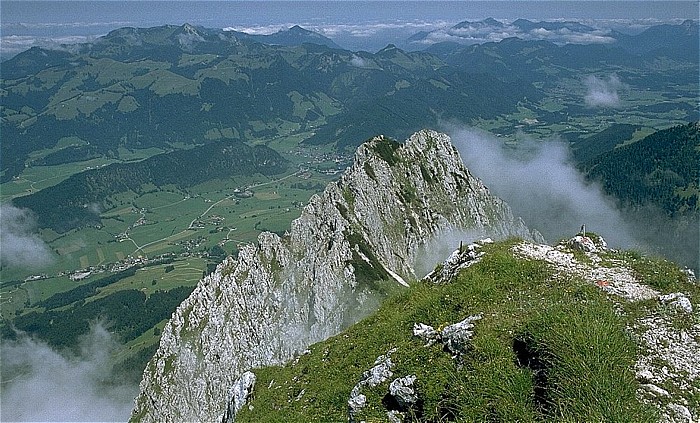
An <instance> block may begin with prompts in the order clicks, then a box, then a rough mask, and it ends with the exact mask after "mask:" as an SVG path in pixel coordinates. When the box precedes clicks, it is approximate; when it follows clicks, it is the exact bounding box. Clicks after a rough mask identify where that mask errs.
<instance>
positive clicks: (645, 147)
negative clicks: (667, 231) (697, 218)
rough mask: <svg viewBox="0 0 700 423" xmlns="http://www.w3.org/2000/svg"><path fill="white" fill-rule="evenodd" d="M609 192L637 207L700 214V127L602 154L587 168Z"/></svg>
mask: <svg viewBox="0 0 700 423" xmlns="http://www.w3.org/2000/svg"><path fill="white" fill-rule="evenodd" d="M585 167H586V168H587V170H588V175H589V177H590V178H592V179H595V180H599V181H600V182H601V183H602V185H603V188H604V189H605V191H606V192H608V193H609V194H611V195H614V196H615V197H617V198H619V199H620V200H621V201H623V202H624V203H625V204H628V205H630V206H632V207H641V206H645V205H649V204H656V205H658V206H659V207H661V208H662V209H663V210H664V211H665V212H667V213H668V214H669V215H671V216H675V215H693V214H696V213H697V212H698V210H699V209H698V192H699V191H698V177H699V176H700V127H699V126H698V123H697V122H695V123H690V124H688V125H681V126H675V127H673V128H670V129H667V130H663V131H658V132H656V133H653V134H651V135H649V136H647V137H646V138H644V139H642V140H640V141H638V142H635V143H631V144H629V145H625V146H622V147H619V148H616V149H613V150H611V151H610V152H608V153H605V154H602V155H600V156H598V157H596V158H594V159H592V160H591V161H590V162H588V163H587V164H586V166H585Z"/></svg>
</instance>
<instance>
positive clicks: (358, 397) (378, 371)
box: [348, 348, 396, 423]
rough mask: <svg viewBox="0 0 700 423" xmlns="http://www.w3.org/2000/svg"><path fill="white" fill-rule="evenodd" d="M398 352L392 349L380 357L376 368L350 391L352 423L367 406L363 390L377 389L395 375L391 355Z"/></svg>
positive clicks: (364, 375) (363, 376) (363, 374)
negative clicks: (368, 388)
mask: <svg viewBox="0 0 700 423" xmlns="http://www.w3.org/2000/svg"><path fill="white" fill-rule="evenodd" d="M394 352H396V348H392V349H390V350H389V351H387V353H386V354H385V355H380V356H379V357H377V359H376V360H374V366H373V367H372V368H371V369H369V370H367V371H365V372H364V373H362V378H361V379H360V381H359V382H357V384H356V385H355V386H354V387H353V388H352V390H351V391H350V399H348V411H349V414H350V416H349V417H350V418H349V420H350V422H351V423H352V422H354V421H355V416H356V415H357V413H358V412H359V411H360V410H362V409H363V408H364V407H365V405H367V397H366V396H365V395H363V394H362V388H363V387H365V386H369V387H372V388H373V387H375V386H378V385H379V384H381V383H384V382H386V381H387V380H389V378H391V377H392V376H393V375H394V373H393V372H392V371H391V369H392V368H393V367H394V363H393V362H392V361H391V354H393V353H394Z"/></svg>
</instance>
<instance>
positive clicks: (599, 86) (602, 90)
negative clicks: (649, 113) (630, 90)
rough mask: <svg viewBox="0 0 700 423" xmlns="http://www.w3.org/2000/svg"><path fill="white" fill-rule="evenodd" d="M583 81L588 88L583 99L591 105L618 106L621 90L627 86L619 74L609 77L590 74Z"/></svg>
mask: <svg viewBox="0 0 700 423" xmlns="http://www.w3.org/2000/svg"><path fill="white" fill-rule="evenodd" d="M583 83H584V85H585V86H586V90H587V92H586V95H585V96H584V98H583V99H584V101H585V102H586V105H587V106H589V107H618V106H619V105H620V95H619V92H620V91H622V90H624V89H626V88H627V85H625V84H623V83H622V81H620V78H618V77H617V75H610V76H609V77H608V78H607V79H606V78H598V77H596V76H595V75H590V76H588V77H586V79H584V80H583Z"/></svg>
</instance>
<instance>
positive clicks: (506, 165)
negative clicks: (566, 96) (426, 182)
mask: <svg viewBox="0 0 700 423" xmlns="http://www.w3.org/2000/svg"><path fill="white" fill-rule="evenodd" d="M448 132H449V133H450V134H451V136H452V140H453V142H454V143H455V145H456V146H457V148H458V149H459V151H460V154H461V155H462V159H463V160H464V163H465V164H466V166H467V167H468V168H469V169H470V171H472V172H473V174H474V175H475V176H476V177H478V178H480V179H481V180H482V181H484V183H485V184H486V186H488V187H489V189H491V190H492V192H493V193H494V194H496V195H497V196H499V197H501V198H502V199H504V200H505V201H506V202H507V203H508V204H509V205H510V206H511V207H512V208H513V212H514V214H516V215H518V216H521V217H522V218H523V220H524V221H525V223H526V224H527V225H528V226H529V227H530V228H533V229H537V230H538V231H540V232H541V233H542V235H544V237H545V238H546V239H547V240H548V241H550V242H555V241H558V240H559V239H561V238H564V237H570V236H572V235H574V234H575V233H576V232H577V231H578V229H579V228H580V227H581V225H582V224H585V225H586V227H588V228H589V229H590V230H592V231H594V232H598V233H600V234H601V235H603V236H604V237H606V239H608V241H609V242H611V244H612V245H616V246H625V247H630V246H637V244H638V243H637V242H636V240H635V238H634V237H633V236H632V235H631V229H630V228H629V227H628V224H627V222H626V221H625V219H624V218H623V216H622V215H621V213H620V211H619V210H618V209H617V207H616V203H615V202H614V200H613V199H611V198H610V197H607V196H606V195H604V194H603V192H602V190H601V188H600V187H599V186H598V185H596V184H592V183H589V182H588V181H586V179H585V177H584V176H583V175H582V174H581V173H579V172H578V170H577V169H576V168H575V166H574V165H573V164H572V163H571V162H570V161H569V152H568V145H566V144H564V143H562V142H558V141H553V140H551V141H540V142H537V141H533V140H529V139H527V138H525V137H523V136H521V137H519V138H520V139H519V140H518V146H517V147H514V148H510V147H506V146H504V144H503V143H502V141H500V140H498V139H497V138H495V137H493V136H492V135H491V134H488V133H486V132H482V131H479V130H477V129H474V128H460V127H452V128H450V129H448Z"/></svg>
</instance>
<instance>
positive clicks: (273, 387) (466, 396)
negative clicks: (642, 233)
mask: <svg viewBox="0 0 700 423" xmlns="http://www.w3.org/2000/svg"><path fill="white" fill-rule="evenodd" d="M510 245H512V243H509V242H505V243H499V244H496V245H494V246H491V247H488V248H487V249H488V250H490V251H489V253H488V254H487V255H486V256H485V257H484V258H483V259H482V261H481V262H480V263H478V264H476V265H474V266H472V267H470V268H469V269H466V270H465V271H463V272H462V273H461V274H460V275H459V277H457V278H456V279H455V280H454V281H453V282H452V283H450V284H446V285H430V284H427V283H417V284H415V285H414V286H413V287H411V288H410V289H408V290H405V291H403V292H402V293H400V294H397V295H394V296H393V297H391V298H390V299H389V300H387V301H386V302H385V303H384V304H383V305H382V307H381V308H380V309H379V311H378V312H377V313H375V314H374V315H372V316H371V317H369V318H367V319H365V320H363V321H361V322H360V323H358V324H356V325H354V326H352V327H351V328H349V329H348V330H347V331H345V332H343V333H341V334H340V335H338V336H335V337H333V338H331V339H329V340H327V341H324V342H321V343H318V344H315V345H313V346H311V347H310V351H311V352H310V354H306V355H302V356H300V357H299V358H298V360H295V361H293V362H292V363H290V364H288V365H286V366H283V367H266V368H262V369H257V370H255V371H254V372H255V373H256V376H257V377H258V381H257V383H256V388H255V391H254V393H253V395H252V398H251V402H250V404H251V405H252V410H250V409H248V408H247V407H244V409H243V411H242V412H241V413H240V414H239V416H238V417H237V421H238V422H274V421H286V422H310V421H324V422H337V421H346V420H347V418H348V416H347V407H348V406H347V400H348V398H349V393H350V390H351V389H352V387H353V386H354V385H355V384H356V383H357V382H358V381H359V380H360V376H361V374H362V373H363V372H364V371H366V370H368V369H369V368H371V367H372V365H373V361H374V360H375V358H376V357H378V356H379V355H381V354H385V353H386V352H387V351H388V350H389V349H391V348H394V347H396V348H397V351H396V352H395V353H393V354H392V356H391V357H392V361H393V362H394V363H395V367H394V369H393V372H394V376H393V377H392V379H393V378H397V377H402V376H406V375H409V374H415V375H416V376H417V381H416V383H415V385H414V386H415V389H416V390H417V392H418V395H419V397H420V398H421V401H422V402H421V404H420V406H418V407H416V408H415V409H413V410H412V411H411V413H413V415H414V416H415V417H420V419H419V421H431V422H432V421H435V422H439V421H635V422H646V421H649V422H650V421H655V418H656V416H655V414H654V412H653V411H652V410H651V409H650V408H649V407H647V406H644V405H641V404H640V403H638V402H637V401H636V399H635V390H636V388H637V382H636V381H635V380H634V374H633V371H632V366H633V363H634V360H635V354H636V351H635V344H634V342H633V341H632V340H631V339H630V338H629V337H628V336H627V335H626V334H625V331H624V328H625V323H626V322H625V318H624V317H621V316H619V315H618V314H616V313H615V311H614V309H613V305H612V303H611V302H610V301H609V300H607V298H606V297H605V294H604V293H602V292H601V291H600V290H597V289H596V288H594V287H592V286H589V285H587V284H584V283H583V282H580V281H578V280H575V279H572V280H562V279H561V278H554V277H553V273H552V270H551V269H550V268H549V267H548V266H547V265H546V264H544V263H542V262H537V261H527V260H522V259H516V258H514V257H513V255H512V254H511V252H510V251H509V246H510ZM478 313H481V314H482V315H483V318H482V319H481V320H479V321H478V322H476V326H475V335H474V337H473V339H472V344H471V348H470V349H469V350H468V351H467V353H466V354H464V356H463V357H462V358H461V359H458V360H453V359H452V357H451V356H450V355H449V354H448V353H446V352H445V351H444V350H443V349H442V346H441V345H440V344H435V345H433V346H431V347H425V346H423V342H422V341H421V340H420V339H418V338H416V337H414V336H412V327H413V324H414V323H418V322H420V323H425V324H428V325H431V326H433V327H435V328H439V327H444V326H446V325H448V324H452V323H455V322H458V321H461V320H462V319H464V318H466V317H467V316H470V315H474V314H478ZM538 360H539V361H538ZM533 362H536V363H538V364H540V365H541V368H542V369H544V370H543V371H541V372H537V371H535V370H536V366H534V365H533V364H532V363H533ZM268 387H269V388H268ZM302 391H303V394H302V395H300V393H301V392H302ZM387 392H388V382H386V383H384V384H381V385H379V386H378V387H376V388H372V389H370V388H367V387H365V388H364V389H363V391H362V393H363V394H365V395H366V396H367V400H368V401H367V403H368V405H367V406H366V407H365V408H364V409H363V410H362V412H361V414H360V415H359V416H357V419H358V421H359V420H365V421H367V422H370V421H385V420H386V410H385V408H384V406H382V398H383V397H384V395H385V394H386V393H387ZM297 398H298V399H297Z"/></svg>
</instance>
